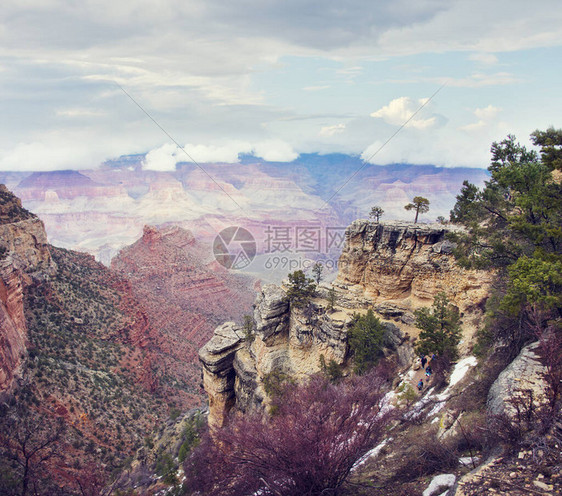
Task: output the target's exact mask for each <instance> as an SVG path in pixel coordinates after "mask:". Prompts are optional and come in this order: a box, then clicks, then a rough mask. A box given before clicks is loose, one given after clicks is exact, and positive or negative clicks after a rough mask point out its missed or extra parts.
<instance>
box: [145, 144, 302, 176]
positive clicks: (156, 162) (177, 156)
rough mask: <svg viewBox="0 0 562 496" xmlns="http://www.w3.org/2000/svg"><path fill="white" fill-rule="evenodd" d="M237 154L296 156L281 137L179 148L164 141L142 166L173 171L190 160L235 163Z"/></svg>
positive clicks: (273, 158) (283, 159) (285, 158)
mask: <svg viewBox="0 0 562 496" xmlns="http://www.w3.org/2000/svg"><path fill="white" fill-rule="evenodd" d="M184 150H185V152H184ZM240 154H254V155H255V156H256V157H260V158H263V159H264V160H267V161H272V162H290V161H292V160H294V159H296V158H297V157H298V153H296V152H295V151H294V150H293V148H292V147H291V146H290V145H289V144H287V143H285V142H284V141H281V140H265V141H260V142H257V143H255V144H253V145H252V144H251V143H249V142H245V141H227V142H225V143H223V144H220V145H216V144H212V145H203V144H191V143H188V144H187V145H185V146H184V148H183V150H182V149H180V148H179V147H177V146H176V145H174V144H171V143H167V144H164V145H162V146H160V147H158V148H155V149H153V150H151V151H150V152H149V153H147V155H146V158H145V161H144V163H143V168H144V169H147V170H157V171H174V170H175V168H176V164H177V163H178V162H190V161H192V160H194V161H195V162H198V163H215V162H226V163H236V162H239V155H240Z"/></svg>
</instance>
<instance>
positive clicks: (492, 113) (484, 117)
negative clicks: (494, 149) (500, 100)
mask: <svg viewBox="0 0 562 496" xmlns="http://www.w3.org/2000/svg"><path fill="white" fill-rule="evenodd" d="M500 112H501V108H499V107H494V106H493V105H488V106H487V107H483V108H477V109H475V110H474V111H473V113H474V115H475V116H476V117H477V118H478V121H476V122H473V123H471V124H467V125H466V126H462V127H461V128H460V129H461V130H462V131H469V132H470V131H475V130H478V129H482V128H485V127H487V126H489V125H490V124H491V122H492V121H494V119H495V118H496V116H497V115H498V114H499V113H500Z"/></svg>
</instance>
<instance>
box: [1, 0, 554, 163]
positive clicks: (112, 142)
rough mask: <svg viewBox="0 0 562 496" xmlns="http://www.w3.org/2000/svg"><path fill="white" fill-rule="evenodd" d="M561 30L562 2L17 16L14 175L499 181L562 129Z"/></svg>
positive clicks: (8, 9) (10, 63) (110, 10)
mask: <svg viewBox="0 0 562 496" xmlns="http://www.w3.org/2000/svg"><path fill="white" fill-rule="evenodd" d="M561 26H562V5H561V4H560V1H559V0H552V1H550V0H537V1H535V2H529V1H528V0H524V1H522V0H509V1H506V0H486V1H484V0H416V1H414V0H394V1H392V2H390V1H384V2H383V1H381V0H346V1H345V2H343V1H341V0H339V1H336V0H298V1H297V0H229V1H225V0H136V1H129V0H117V1H115V0H81V1H79V2H77V1H74V0H72V1H70V0H2V6H1V8H0V110H1V111H0V170H14V171H27V170H55V169H90V168H95V167H97V166H98V165H99V164H101V163H102V162H103V161H104V160H107V159H110V158H115V157H118V156H120V155H126V154H133V153H147V152H148V155H147V157H146V161H145V168H147V169H154V170H174V167H175V164H176V163H177V162H178V161H186V160H187V158H186V154H185V153H184V151H183V150H181V149H180V148H178V146H177V145H180V146H181V147H184V150H185V152H187V154H188V155H189V156H190V157H192V158H193V159H194V160H197V161H198V162H215V161H224V162H236V161H237V160H238V156H239V154H240V153H244V154H247V153H253V154H254V155H256V156H257V157H261V158H263V159H265V160H271V161H280V162H287V161H291V160H294V159H295V158H296V157H297V156H298V155H299V154H301V153H332V152H340V153H350V154H356V155H359V156H361V157H362V158H363V159H364V160H365V161H368V162H370V163H375V164H389V163H394V162H407V163H412V164H435V165H440V166H447V167H459V166H470V167H483V168H485V167H487V166H488V164H489V149H490V145H491V143H492V142H493V141H497V140H501V139H503V138H504V137H505V136H506V135H507V134H508V133H510V134H515V135H516V136H517V138H519V139H520V141H522V142H523V143H525V144H528V137H529V134H530V133H531V132H532V131H534V130H535V129H546V128H547V127H549V126H554V127H561V123H560V115H561V110H562V92H560V81H561V80H562V63H561V61H562V29H561ZM404 124H405V125H404ZM389 139H390V141H388V140H389ZM385 143H386V144H385Z"/></svg>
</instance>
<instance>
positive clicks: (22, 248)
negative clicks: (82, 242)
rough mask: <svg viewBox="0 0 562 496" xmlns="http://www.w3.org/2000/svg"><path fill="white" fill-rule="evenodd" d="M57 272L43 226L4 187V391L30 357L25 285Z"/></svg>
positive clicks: (0, 204) (0, 272) (0, 235)
mask: <svg viewBox="0 0 562 496" xmlns="http://www.w3.org/2000/svg"><path fill="white" fill-rule="evenodd" d="M53 269H54V264H53V261H52V259H51V255H50V252H49V248H48V244H47V234H46V233H45V228H44V226H43V223H42V222H41V221H40V220H39V219H38V218H37V217H35V216H34V215H33V214H31V213H30V212H28V211H27V210H25V209H24V208H23V207H22V205H21V201H20V200H19V198H16V197H15V196H14V195H12V193H11V192H10V191H9V190H8V189H7V188H6V187H5V186H4V185H0V392H3V391H6V390H9V389H10V388H11V386H12V383H13V380H14V378H15V377H16V376H17V375H18V371H19V369H20V366H21V364H22V362H23V360H24V358H25V356H26V355H27V325H26V321H25V316H24V303H23V288H24V285H25V284H27V283H29V281H31V278H32V277H34V276H35V275H37V272H38V271H44V272H45V273H49V272H51V271H52V270H53Z"/></svg>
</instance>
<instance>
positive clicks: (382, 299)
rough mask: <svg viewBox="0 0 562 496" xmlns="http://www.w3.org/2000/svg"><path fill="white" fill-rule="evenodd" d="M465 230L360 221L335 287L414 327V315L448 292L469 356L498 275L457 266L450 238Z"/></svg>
mask: <svg viewBox="0 0 562 496" xmlns="http://www.w3.org/2000/svg"><path fill="white" fill-rule="evenodd" d="M460 229H461V228H460V227H456V226H451V225H441V224H413V223H408V222H388V223H374V222H369V221H367V220H357V221H355V222H353V223H352V224H351V225H350V226H349V227H348V228H347V231H346V243H345V245H344V248H343V251H342V255H341V257H340V260H339V272H338V277H337V279H336V281H335V285H336V286H337V287H339V288H340V289H342V290H344V291H354V292H355V293H357V294H360V295H363V296H364V297H366V298H367V299H369V300H370V301H371V302H372V304H374V308H375V310H376V311H378V312H379V313H380V314H381V315H383V316H385V317H387V318H391V319H393V320H395V321H397V322H401V323H403V324H407V325H410V326H411V325H412V324H413V323H414V322H415V317H414V315H413V311H414V310H415V309H417V308H420V307H422V306H429V305H431V304H432V303H433V299H434V297H435V296H436V295H437V294H438V293H440V292H445V293H446V295H447V297H448V298H449V301H450V302H451V303H452V304H453V305H455V306H456V307H457V308H458V310H459V313H460V315H461V318H462V324H463V343H462V344H461V351H463V352H464V351H466V350H467V347H468V345H469V343H470V342H471V340H472V338H473V336H474V333H475V332H476V330H477V326H478V325H479V322H480V320H481V318H482V315H483V312H484V309H485V303H486V300H487V298H488V296H489V290H490V284H491V283H492V280H493V274H491V273H490V272H487V271H478V270H466V269H463V268H461V267H460V266H459V265H457V263H456V261H455V257H454V255H453V250H454V247H455V245H454V244H453V243H452V242H451V241H449V240H448V239H447V233H449V232H455V231H459V230H460ZM414 332H415V331H414Z"/></svg>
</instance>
